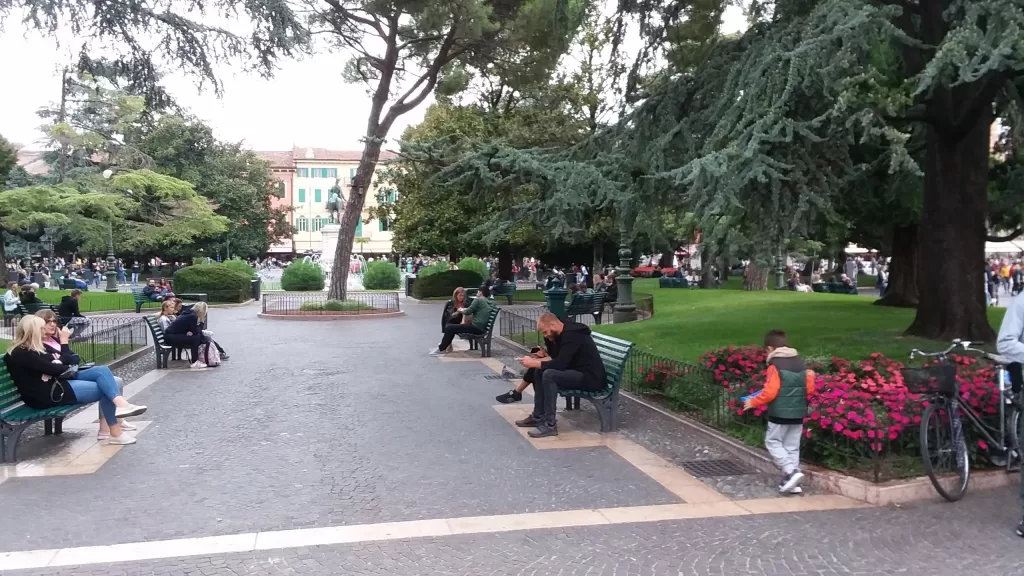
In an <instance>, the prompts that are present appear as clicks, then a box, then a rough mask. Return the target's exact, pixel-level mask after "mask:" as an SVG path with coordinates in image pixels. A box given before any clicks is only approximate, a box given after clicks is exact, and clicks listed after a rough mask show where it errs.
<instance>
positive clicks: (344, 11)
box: [326, 0, 388, 38]
mask: <svg viewBox="0 0 1024 576" xmlns="http://www.w3.org/2000/svg"><path fill="white" fill-rule="evenodd" d="M326 2H327V4H328V5H329V6H330V7H331V8H333V9H334V10H335V11H336V12H338V13H339V14H341V16H342V18H346V19H348V20H351V21H353V22H358V23H360V24H362V25H364V26H369V27H371V28H373V29H374V30H376V31H377V34H378V35H379V36H380V37H381V38H387V36H388V35H387V33H386V32H384V28H383V27H381V25H380V22H378V21H376V20H373V19H371V18H366V17H364V16H356V15H355V13H353V12H352V11H351V10H349V9H348V8H345V7H344V6H342V5H341V2H339V1H338V0H326Z"/></svg>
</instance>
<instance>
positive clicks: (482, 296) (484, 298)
mask: <svg viewBox="0 0 1024 576" xmlns="http://www.w3.org/2000/svg"><path fill="white" fill-rule="evenodd" d="M494 306H495V304H494V302H493V301H491V289H490V288H488V287H487V286H482V287H481V288H480V291H479V292H477V294H476V298H473V303H472V304H470V305H469V308H465V307H463V308H459V309H458V310H457V311H458V312H460V313H461V314H462V315H463V316H471V317H472V318H471V320H470V321H469V322H468V323H466V322H460V323H449V324H448V325H447V326H445V327H444V336H442V337H441V343H440V344H438V345H437V348H434V349H433V350H431V351H430V355H431V356H443V355H444V354H447V351H448V347H449V346H451V345H452V341H454V340H455V336H456V335H457V334H477V335H480V334H483V333H484V330H486V329H487V321H488V320H489V319H490V316H491V310H492V309H493V308H494Z"/></svg>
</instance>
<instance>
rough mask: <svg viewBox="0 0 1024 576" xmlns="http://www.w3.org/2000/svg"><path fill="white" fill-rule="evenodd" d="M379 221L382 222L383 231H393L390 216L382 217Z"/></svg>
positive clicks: (381, 229)
mask: <svg viewBox="0 0 1024 576" xmlns="http://www.w3.org/2000/svg"><path fill="white" fill-rule="evenodd" d="M379 222H380V231H381V232H390V231H391V220H389V219H388V218H381V219H380V220H379Z"/></svg>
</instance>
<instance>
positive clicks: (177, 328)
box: [164, 302, 206, 369]
mask: <svg viewBox="0 0 1024 576" xmlns="http://www.w3.org/2000/svg"><path fill="white" fill-rule="evenodd" d="M204 322H206V302H197V303H196V305H195V306H193V307H192V313H191V314H182V315H181V316H178V317H177V318H175V319H174V321H173V322H171V324H170V325H169V326H168V327H167V329H166V330H164V340H165V341H166V342H167V343H168V344H170V345H171V346H181V347H186V346H187V347H188V348H189V350H190V351H191V352H192V365H191V366H190V368H197V369H198V368H206V362H204V361H203V359H202V358H200V357H199V345H200V344H202V343H203V329H202V328H201V325H202V324H203V323H204Z"/></svg>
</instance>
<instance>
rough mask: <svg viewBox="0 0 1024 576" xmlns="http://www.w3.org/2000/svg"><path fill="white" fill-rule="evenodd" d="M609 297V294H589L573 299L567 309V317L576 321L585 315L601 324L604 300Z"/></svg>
mask: <svg viewBox="0 0 1024 576" xmlns="http://www.w3.org/2000/svg"><path fill="white" fill-rule="evenodd" d="M607 297H608V293H607V292H587V293H586V294H577V295H575V296H573V297H572V300H571V301H570V302H569V307H568V308H566V309H565V317H566V318H572V319H573V320H575V319H576V318H577V317H579V316H583V315H584V314H590V315H591V316H593V317H594V323H595V324H600V323H601V311H602V310H603V309H604V300H605V298H607Z"/></svg>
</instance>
